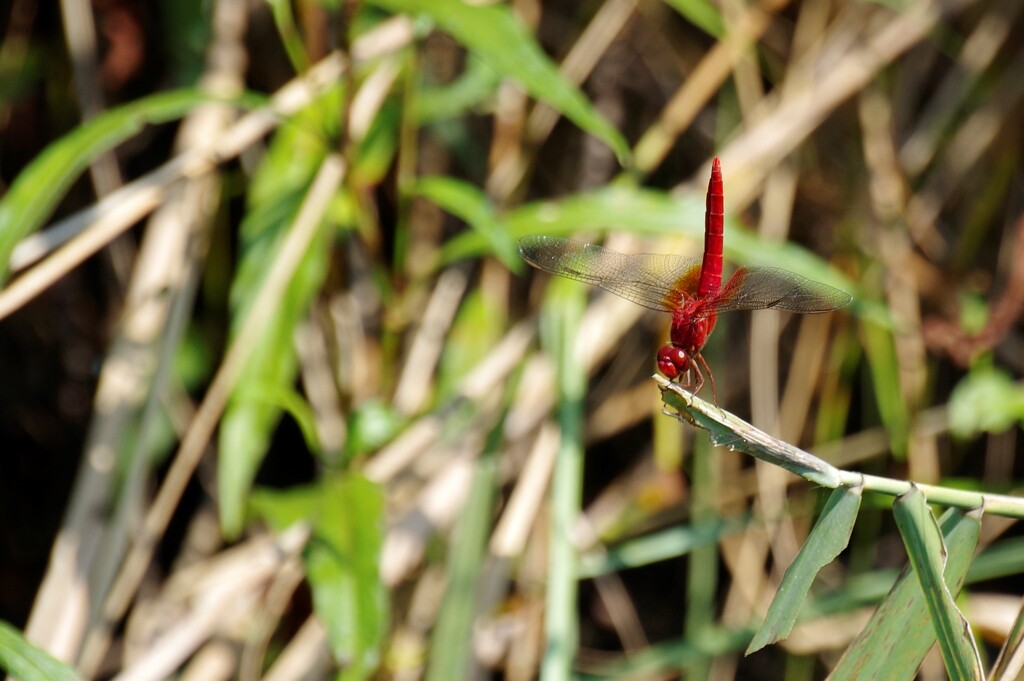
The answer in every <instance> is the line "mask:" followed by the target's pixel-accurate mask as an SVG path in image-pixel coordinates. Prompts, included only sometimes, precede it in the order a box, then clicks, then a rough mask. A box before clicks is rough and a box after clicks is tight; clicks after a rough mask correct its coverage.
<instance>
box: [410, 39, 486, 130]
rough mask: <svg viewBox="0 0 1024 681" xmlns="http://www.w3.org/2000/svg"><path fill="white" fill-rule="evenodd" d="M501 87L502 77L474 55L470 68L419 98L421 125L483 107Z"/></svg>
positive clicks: (467, 66) (468, 66) (468, 64)
mask: <svg viewBox="0 0 1024 681" xmlns="http://www.w3.org/2000/svg"><path fill="white" fill-rule="evenodd" d="M499 85H501V76H500V75H498V73H497V72H496V71H495V70H494V69H492V68H491V67H490V66H488V65H487V63H485V62H484V61H483V60H481V59H480V58H479V57H475V56H473V55H472V54H471V55H470V56H469V59H467V60H466V68H465V70H463V72H462V73H460V74H459V76H458V77H457V78H456V79H455V80H454V81H452V82H451V83H448V84H446V85H438V86H435V87H427V88H425V89H424V90H423V91H422V92H421V93H420V95H419V105H418V107H417V113H418V114H419V119H420V123H422V124H423V125H429V124H431V123H437V122H439V121H443V120H446V119H449V118H457V117H459V116H463V115H465V114H467V113H469V112H470V111H472V110H473V109H476V108H477V107H480V106H482V105H483V104H484V103H485V102H487V101H488V100H489V99H490V98H491V97H493V96H494V94H495V92H496V91H497V89H498V86H499Z"/></svg>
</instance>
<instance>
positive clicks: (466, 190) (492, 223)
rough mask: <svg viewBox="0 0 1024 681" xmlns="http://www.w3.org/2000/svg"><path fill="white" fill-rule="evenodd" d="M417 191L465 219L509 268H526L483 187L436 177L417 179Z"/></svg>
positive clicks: (415, 188)
mask: <svg viewBox="0 0 1024 681" xmlns="http://www.w3.org/2000/svg"><path fill="white" fill-rule="evenodd" d="M413 191H414V192H416V193H417V194H419V195H420V196H422V197H424V198H426V199H428V200H430V201H431V202H433V203H435V204H436V205H438V206H440V207H441V208H443V209H444V210H446V211H448V212H449V213H451V214H452V215H454V216H456V217H458V218H460V219H462V220H464V221H465V222H466V224H468V225H469V226H470V227H472V228H473V229H474V230H476V231H477V232H478V233H479V234H480V235H481V236H483V237H484V239H486V240H487V243H488V244H490V247H491V251H492V252H493V253H494V255H495V257H497V258H498V259H499V260H501V262H502V264H503V265H505V267H507V268H509V269H510V270H512V271H513V272H521V271H522V269H523V261H522V260H520V259H519V255H518V252H517V251H516V243H515V240H514V239H513V238H512V237H511V236H510V235H509V233H508V231H507V228H506V227H505V225H503V224H502V222H501V220H500V219H499V217H498V215H497V214H496V213H495V211H494V206H493V205H492V204H491V201H490V199H488V198H487V195H486V194H485V193H483V192H482V191H481V190H480V189H478V188H477V187H475V186H474V185H471V184H469V183H468V182H463V181H462V180H458V179H456V178H454V177H438V176H435V177H424V178H422V179H421V180H419V181H418V182H416V184H415V185H414V186H413Z"/></svg>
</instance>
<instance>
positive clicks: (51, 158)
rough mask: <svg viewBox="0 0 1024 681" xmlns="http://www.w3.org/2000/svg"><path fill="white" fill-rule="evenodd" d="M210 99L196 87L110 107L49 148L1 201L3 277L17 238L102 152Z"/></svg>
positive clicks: (53, 205)
mask: <svg viewBox="0 0 1024 681" xmlns="http://www.w3.org/2000/svg"><path fill="white" fill-rule="evenodd" d="M210 101H211V97H210V96H209V95H207V94H203V93H201V92H199V91H197V90H177V91H174V92H163V93H160V94H156V95H150V96H149V97H143V98H142V99H138V100H135V101H133V102H131V103H129V104H125V105H123V106H119V107H117V108H114V109H110V110H109V111H106V112H104V113H102V114H100V115H99V116H97V117H96V118H93V119H92V120H90V121H88V122H86V123H83V124H81V125H79V126H78V127H77V128H75V129H74V130H72V131H71V132H69V133H68V134H67V135H65V136H64V137H62V138H60V139H59V140H57V141H56V142H54V143H53V144H51V145H50V146H48V147H47V148H46V150H45V151H43V153H41V154H39V156H37V157H36V158H35V159H34V160H33V161H32V163H30V164H29V165H28V166H26V167H25V169H24V170H22V171H21V173H19V175H18V177H16V178H15V180H14V182H12V183H11V187H10V189H9V190H8V191H7V193H6V194H5V195H4V197H3V198H2V199H0V281H2V280H4V279H5V278H6V276H7V264H8V262H9V261H10V258H11V253H12V252H13V251H14V247H15V246H17V245H18V242H19V241H21V240H22V239H24V238H25V237H26V236H28V235H29V234H32V233H33V232H35V231H37V230H38V229H39V228H41V227H42V226H43V223H44V222H46V220H47V219H48V218H49V217H50V215H52V214H53V211H54V209H55V208H56V207H57V204H58V203H59V202H60V200H61V199H62V198H63V197H64V194H66V193H67V191H68V189H70V187H71V185H72V184H73V183H74V182H75V180H77V179H78V176H79V175H81V174H82V172H84V171H85V169H86V168H88V167H89V164H90V163H92V162H93V160H94V159H95V158H96V157H97V156H100V155H101V154H104V153H106V152H107V151H110V150H111V149H113V148H114V147H116V146H117V145H118V144H120V143H121V142H124V141H125V140H127V139H128V138H130V137H132V136H134V135H137V134H138V133H139V132H141V131H142V129H143V128H144V127H145V126H146V125H149V124H157V123H166V122H168V121H172V120H174V119H176V118H180V117H182V116H184V115H185V114H186V113H188V112H189V111H191V110H192V109H194V108H196V107H197V106H199V105H201V104H205V103H208V102H210Z"/></svg>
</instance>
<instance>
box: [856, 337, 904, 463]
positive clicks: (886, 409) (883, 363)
mask: <svg viewBox="0 0 1024 681" xmlns="http://www.w3.org/2000/svg"><path fill="white" fill-rule="evenodd" d="M860 330H861V338H862V341H863V344H864V350H865V352H866V354H867V359H868V367H869V368H870V370H871V384H872V387H873V388H874V396H875V402H876V404H878V411H879V416H881V418H882V423H884V424H885V432H886V434H887V435H888V436H889V446H890V447H891V448H892V451H893V455H894V456H895V457H896V458H897V459H898V460H902V459H903V458H905V457H906V454H907V446H908V443H909V440H910V415H909V413H908V411H907V405H906V403H905V402H904V401H903V397H902V395H903V391H902V390H901V389H900V376H901V373H900V370H899V364H898V363H897V361H896V343H895V340H894V339H893V331H892V329H891V328H886V327H884V326H882V325H880V324H877V323H875V322H874V321H869V320H862V324H861V325H860Z"/></svg>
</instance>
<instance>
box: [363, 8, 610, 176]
mask: <svg viewBox="0 0 1024 681" xmlns="http://www.w3.org/2000/svg"><path fill="white" fill-rule="evenodd" d="M371 3H372V4H374V5H377V6H379V7H383V8H384V9H387V10H390V11H392V12H406V13H410V14H426V15H428V16H429V17H430V18H431V19H433V20H434V21H435V22H437V25H438V26H440V27H441V29H442V30H444V31H445V32H447V33H449V34H450V35H451V36H452V37H453V38H455V39H456V40H457V41H459V42H460V43H462V44H463V45H464V46H465V47H466V49H468V50H469V51H470V52H472V53H473V54H474V55H476V56H477V57H479V58H480V59H481V60H483V61H484V62H486V63H487V64H488V65H489V66H490V67H491V68H492V69H494V70H495V71H497V72H498V73H500V74H502V75H503V76H506V77H508V78H512V79H513V80H515V81H516V82H517V83H519V84H520V85H521V86H522V87H523V88H524V89H525V90H526V91H527V92H528V93H530V94H531V95H532V96H534V97H536V98H537V99H540V100H542V101H544V102H546V103H547V104H549V105H550V106H552V107H554V108H555V109H557V110H558V111H560V112H561V113H562V114H563V115H564V116H565V117H566V118H568V119H569V120H571V121H572V122H573V123H575V124H576V125H578V126H579V127H580V128H581V129H583V130H585V131H587V132H588V133H590V134H592V135H594V136H595V137H597V138H598V139H600V140H602V141H603V142H604V143H605V144H607V145H608V146H609V147H611V149H612V150H613V151H614V152H615V155H616V156H618V158H619V162H620V163H622V164H623V165H628V164H629V158H630V152H629V145H628V144H627V143H626V140H625V138H624V137H623V136H622V134H621V133H620V132H619V131H618V130H616V129H615V127H614V126H613V125H612V124H611V123H609V122H608V120H607V119H605V118H604V117H603V116H601V115H600V114H599V113H598V112H597V109H595V108H594V106H593V105H592V104H591V103H590V102H589V101H588V100H587V98H586V97H585V96H584V95H583V92H582V91H581V90H580V89H579V88H578V87H576V86H575V85H573V84H572V83H570V82H569V81H568V80H566V79H565V77H564V76H562V74H561V73H560V72H559V70H558V67H557V66H556V65H555V64H554V62H552V61H551V59H550V58H549V57H548V56H547V55H546V54H544V51H543V50H541V48H540V45H538V44H537V40H536V39H535V38H534V37H533V36H532V35H531V34H530V32H529V31H528V30H527V28H526V27H525V26H524V25H523V24H522V22H521V21H519V19H518V18H516V16H515V15H514V14H513V13H512V11H511V10H510V9H509V8H508V7H507V6H505V5H500V4H471V3H466V2H462V0H371Z"/></svg>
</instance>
